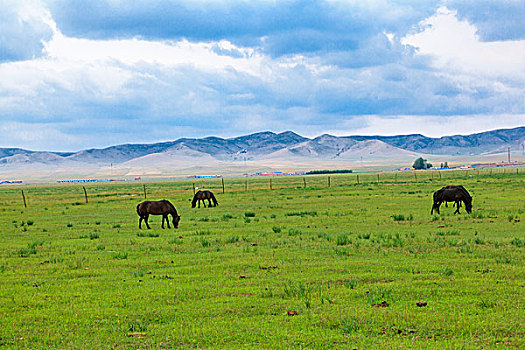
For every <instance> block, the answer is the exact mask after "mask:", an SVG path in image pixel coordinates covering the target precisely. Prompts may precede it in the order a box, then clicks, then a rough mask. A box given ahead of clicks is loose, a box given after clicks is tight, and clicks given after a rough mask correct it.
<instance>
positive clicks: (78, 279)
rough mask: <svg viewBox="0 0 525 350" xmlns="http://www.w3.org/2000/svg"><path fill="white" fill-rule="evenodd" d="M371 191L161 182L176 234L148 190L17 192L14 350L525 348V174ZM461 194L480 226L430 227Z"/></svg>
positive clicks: (406, 179) (3, 223)
mask: <svg viewBox="0 0 525 350" xmlns="http://www.w3.org/2000/svg"><path fill="white" fill-rule="evenodd" d="M360 176H361V178H360V182H359V184H358V183H357V181H356V174H351V175H338V176H333V175H332V176H331V182H330V186H331V187H328V182H327V176H308V177H306V182H307V184H306V187H305V185H304V184H305V183H304V182H303V177H282V178H273V179H272V181H273V182H272V189H270V188H269V178H249V179H248V180H247V181H248V182H247V183H246V182H245V179H244V178H239V179H225V181H226V191H225V193H224V194H223V193H222V186H221V179H210V180H205V181H204V182H202V183H201V182H200V181H198V182H195V185H198V186H199V188H205V189H210V190H212V191H213V192H214V193H215V194H216V197H217V200H218V202H219V205H218V206H217V207H211V208H202V207H201V208H200V209H199V208H191V203H190V202H189V201H188V199H190V198H192V195H193V190H192V182H191V181H190V182H188V181H174V182H156V183H146V184H145V185H146V189H147V199H148V200H150V199H151V200H158V199H168V200H170V201H171V202H172V203H173V204H174V205H175V207H176V209H177V211H178V213H179V215H180V216H181V221H180V224H179V228H178V229H176V230H175V229H173V228H172V229H171V230H168V229H164V230H163V229H161V228H160V225H161V216H156V217H155V216H152V217H150V220H149V222H150V226H151V228H152V229H151V230H145V229H144V227H143V229H142V230H139V229H138V219H139V218H138V215H137V212H136V206H137V204H138V203H139V202H141V201H143V200H144V193H143V183H142V182H124V183H106V184H104V183H103V184H85V187H86V189H87V193H88V198H89V202H88V203H85V200H84V193H83V190H82V185H78V184H74V185H62V184H61V185H38V186H23V187H18V186H17V187H2V188H0V231H1V234H0V311H1V315H2V317H0V347H2V346H3V347H5V348H27V349H29V348H32V349H37V348H38V349H43V348H46V349H53V348H56V349H66V348H67V349H81V348H84V349H85V348H98V349H102V348H116V349H126V348H132V349H139V348H166V349H173V348H227V349H239V348H261V349H288V348H316V349H330V348H341V349H354V348H355V349H374V348H377V349H381V348H436V349H456V348H465V349H476V348H490V349H497V348H501V349H508V348H516V349H517V348H523V347H525V342H524V339H525V324H524V320H525V304H524V300H525V254H524V250H525V230H524V221H525V217H524V216H525V176H524V171H523V169H520V172H519V173H516V171H514V172H508V173H506V174H503V173H495V172H494V173H492V172H491V173H490V174H489V172H488V171H485V172H470V175H469V173H465V172H464V171H463V172H443V178H442V179H439V178H437V176H436V173H434V174H432V173H430V172H421V173H419V172H418V173H417V181H416V180H415V176H414V174H413V173H408V174H397V175H395V174H393V173H388V174H381V179H380V181H378V180H377V177H376V174H369V175H363V174H360ZM394 176H395V177H394ZM448 184H462V185H464V186H465V187H466V188H467V189H468V191H469V192H470V194H471V195H472V196H473V212H472V213H471V214H469V215H467V214H466V213H465V210H464V208H462V209H461V214H460V215H453V211H454V208H452V205H451V204H449V206H448V208H446V207H444V205H443V206H442V207H441V215H439V216H438V215H433V216H431V215H430V210H431V207H432V193H433V192H434V191H435V190H437V189H439V188H441V187H442V186H444V185H448ZM245 186H246V187H247V190H245ZM21 189H23V190H24V193H25V196H26V199H27V204H28V207H27V208H24V206H23V202H22V198H21V194H20V191H21Z"/></svg>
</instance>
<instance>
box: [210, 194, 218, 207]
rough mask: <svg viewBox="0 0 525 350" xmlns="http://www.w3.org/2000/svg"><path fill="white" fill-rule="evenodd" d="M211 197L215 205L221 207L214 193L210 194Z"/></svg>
mask: <svg viewBox="0 0 525 350" xmlns="http://www.w3.org/2000/svg"><path fill="white" fill-rule="evenodd" d="M210 196H211V200H212V201H213V204H214V205H219V203H218V202H217V199H215V195H214V194H213V193H212V192H210Z"/></svg>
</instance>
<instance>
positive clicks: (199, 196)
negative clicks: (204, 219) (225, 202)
mask: <svg viewBox="0 0 525 350" xmlns="http://www.w3.org/2000/svg"><path fill="white" fill-rule="evenodd" d="M206 199H207V200H208V207H211V201H213V206H214V207H215V206H217V205H219V203H217V199H215V196H214V195H213V193H211V191H197V193H195V196H193V200H192V201H191V207H192V208H195V204H197V202H199V208H200V207H201V201H202V204H203V205H204V207H205V208H206V202H205V200H206Z"/></svg>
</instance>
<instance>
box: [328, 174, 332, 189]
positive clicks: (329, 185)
mask: <svg viewBox="0 0 525 350" xmlns="http://www.w3.org/2000/svg"><path fill="white" fill-rule="evenodd" d="M328 187H332V184H330V176H328Z"/></svg>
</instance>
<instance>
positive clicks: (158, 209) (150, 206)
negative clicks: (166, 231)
mask: <svg viewBox="0 0 525 350" xmlns="http://www.w3.org/2000/svg"><path fill="white" fill-rule="evenodd" d="M137 214H139V217H140V218H139V229H141V228H142V227H141V223H142V220H144V222H145V223H146V226H147V228H148V229H151V227H149V224H148V218H149V216H150V214H151V215H162V228H164V220H166V223H167V224H168V228H171V227H170V222H169V220H168V215H169V214H171V217H172V219H173V228H178V227H179V221H180V216H179V215H178V214H177V210H176V209H175V207H174V206H173V204H171V203H170V202H169V201H167V200H165V199H163V200H160V201H144V202H142V203H139V204H138V205H137Z"/></svg>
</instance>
